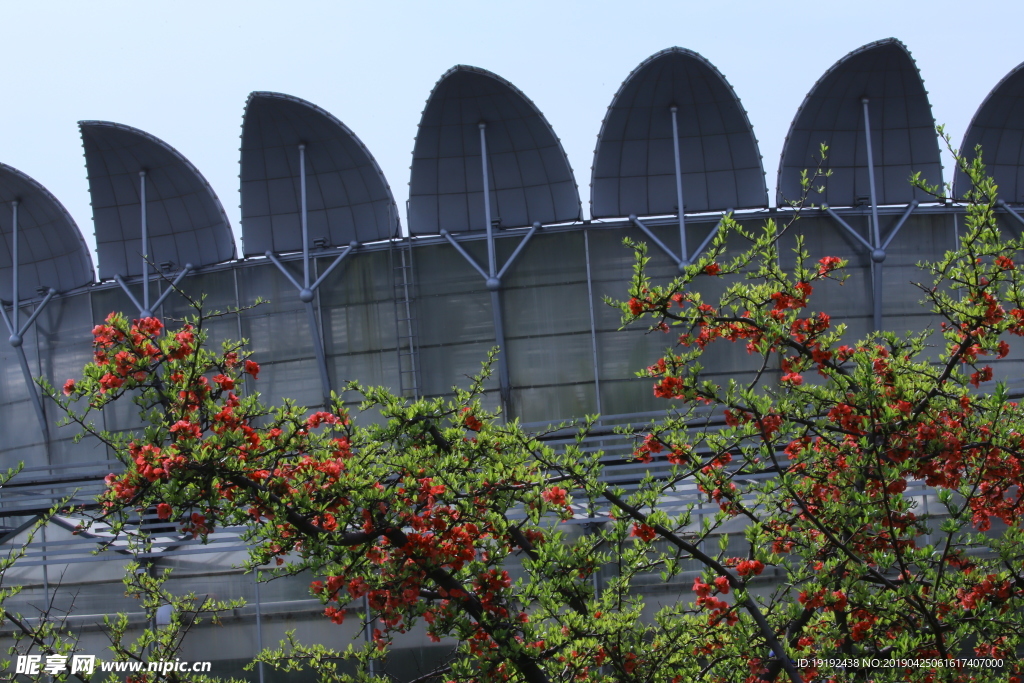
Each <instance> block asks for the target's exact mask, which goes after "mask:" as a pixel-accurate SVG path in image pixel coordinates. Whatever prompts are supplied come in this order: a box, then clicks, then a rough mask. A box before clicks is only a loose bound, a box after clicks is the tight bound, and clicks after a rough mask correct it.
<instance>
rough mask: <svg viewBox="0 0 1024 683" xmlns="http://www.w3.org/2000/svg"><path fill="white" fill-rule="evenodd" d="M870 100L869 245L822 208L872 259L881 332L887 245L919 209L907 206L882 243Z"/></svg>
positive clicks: (867, 129) (875, 324) (874, 315)
mask: <svg viewBox="0 0 1024 683" xmlns="http://www.w3.org/2000/svg"><path fill="white" fill-rule="evenodd" d="M868 103H869V100H868V98H867V97H863V98H861V105H862V106H863V108H864V140H865V143H866V144H867V152H868V153H867V158H868V191H869V192H870V196H871V226H870V231H869V232H870V241H868V240H866V239H864V238H863V237H862V236H861V234H860V233H859V232H857V231H856V230H854V229H853V227H852V226H851V225H850V224H849V223H847V222H846V221H844V220H843V219H842V218H841V217H840V216H839V214H837V213H836V212H835V211H833V210H832V208H831V207H829V206H822V209H823V210H824V211H825V212H826V213H828V215H829V216H831V217H832V219H833V220H834V221H836V223H838V224H839V225H840V226H842V228H843V229H844V230H846V232H847V233H849V234H850V235H851V236H852V237H853V238H854V239H856V240H857V241H858V242H859V243H860V244H861V245H862V246H863V247H864V249H865V250H866V251H867V253H868V254H869V255H870V256H871V300H872V301H871V303H872V324H873V327H874V329H875V330H876V331H877V330H881V329H882V303H883V301H882V297H883V293H884V283H883V281H882V262H884V261H885V258H886V256H887V250H888V248H889V244H891V243H892V240H893V238H895V237H896V235H897V234H898V233H899V231H900V228H902V227H903V224H904V223H906V222H907V219H908V218H910V214H912V213H913V212H914V209H916V208H917V206H918V201H917V200H916V199H915V200H913V201H911V202H910V204H908V205H907V208H906V210H905V211H904V212H903V215H902V216H900V219H899V220H898V221H896V225H895V226H894V227H893V229H892V230H891V231H890V232H889V235H888V236H887V237H886V238H885V239H884V240H883V239H882V229H881V227H880V225H879V221H878V196H877V195H876V193H875V155H874V149H873V148H872V146H871V118H870V113H869V111H868Z"/></svg>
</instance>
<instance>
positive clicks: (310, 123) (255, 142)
mask: <svg viewBox="0 0 1024 683" xmlns="http://www.w3.org/2000/svg"><path fill="white" fill-rule="evenodd" d="M300 144H305V145H306V150H305V154H306V216H307V221H308V223H307V225H308V227H309V238H310V241H311V242H312V240H316V239H325V240H326V241H327V243H328V244H330V245H333V246H341V245H346V244H348V243H350V242H352V241H353V240H354V241H357V242H373V241H376V240H383V239H387V238H389V237H394V236H395V235H398V234H399V232H400V227H399V222H398V208H397V206H396V205H395V198H394V197H393V196H392V194H391V188H390V187H389V186H388V183H387V180H386V179H385V178H384V174H383V172H381V170H380V166H378V165H377V162H376V161H375V160H374V158H373V156H372V155H371V154H370V152H369V150H368V149H366V146H365V145H363V143H362V142H360V140H359V138H358V137H356V135H355V133H353V132H352V131H351V130H349V129H348V127H346V126H345V124H343V123H342V122H341V121H339V120H338V119H336V118H334V117H333V116H332V115H331V114H329V113H328V112H326V111H324V110H323V109H321V108H320V107H318V106H316V105H315V104H311V103H309V102H306V101H305V100H301V99H299V98H297V97H291V96H289V95H282V94H280V93H272V92H254V93H252V94H251V95H249V101H248V102H247V103H246V105H245V120H244V123H243V124H242V159H241V166H242V169H241V180H242V186H241V191H242V236H243V239H242V242H243V245H244V249H245V255H246V256H253V255H261V254H263V253H265V252H267V251H272V252H276V253H280V252H288V251H300V250H301V249H302V227H301V221H302V218H301V212H300V202H301V195H300V189H299V150H298V147H299V145H300Z"/></svg>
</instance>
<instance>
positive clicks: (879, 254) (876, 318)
mask: <svg viewBox="0 0 1024 683" xmlns="http://www.w3.org/2000/svg"><path fill="white" fill-rule="evenodd" d="M917 207H918V201H917V200H916V199H915V200H913V201H912V202H910V204H908V205H907V208H906V210H905V211H904V212H903V215H901V216H900V218H899V220H898V221H896V225H895V226H893V229H892V230H890V231H889V234H888V235H887V236H886V238H885V239H884V240H882V237H881V234H880V231H879V230H872V231H871V238H872V241H873V242H874V244H872V242H869V241H868V240H866V239H864V238H863V237H862V236H861V234H860V233H859V232H857V231H856V230H854V229H853V227H852V226H851V225H850V224H849V223H847V222H846V221H845V220H843V218H842V216H840V215H839V214H837V213H836V212H835V211H833V210H832V207H830V206H827V205H826V206H822V207H821V208H822V210H824V211H825V212H826V213H827V214H828V215H829V216H831V217H832V219H833V220H834V221H835V222H836V223H838V224H839V225H840V226H841V227H842V228H843V229H844V230H846V232H847V233H849V234H850V236H851V237H853V238H854V239H855V240H857V242H859V243H860V245H861V246H863V247H864V249H865V251H867V253H868V255H869V256H870V257H871V298H872V314H871V317H872V323H873V324H874V329H875V330H880V329H882V290H883V286H884V283H883V279H882V276H883V274H882V262H884V261H885V259H886V256H887V255H888V254H887V252H886V250H887V249H888V248H889V245H890V244H892V241H893V240H894V239H895V238H896V235H898V234H899V232H900V229H901V228H902V227H903V225H904V224H905V223H906V222H907V219H908V218H910V215H911V214H912V213H914V210H915V209H916V208H917ZM875 218H876V219H877V214H876V216H875ZM1022 222H1024V221H1022Z"/></svg>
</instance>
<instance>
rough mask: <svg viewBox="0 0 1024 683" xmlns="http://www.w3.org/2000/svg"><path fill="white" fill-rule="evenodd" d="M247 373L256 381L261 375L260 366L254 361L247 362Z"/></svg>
mask: <svg viewBox="0 0 1024 683" xmlns="http://www.w3.org/2000/svg"><path fill="white" fill-rule="evenodd" d="M245 372H246V373H247V374H249V375H252V378H253V379H256V377H257V376H258V375H259V374H260V364H259V363H257V362H256V361H254V360H247V361H245Z"/></svg>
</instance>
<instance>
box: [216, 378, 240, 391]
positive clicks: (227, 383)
mask: <svg viewBox="0 0 1024 683" xmlns="http://www.w3.org/2000/svg"><path fill="white" fill-rule="evenodd" d="M213 381H214V382H216V383H217V386H219V387H220V388H221V389H223V390H225V391H228V390H230V389H234V388H235V380H233V379H231V378H230V377H228V376H227V375H215V376H214V378H213Z"/></svg>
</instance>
